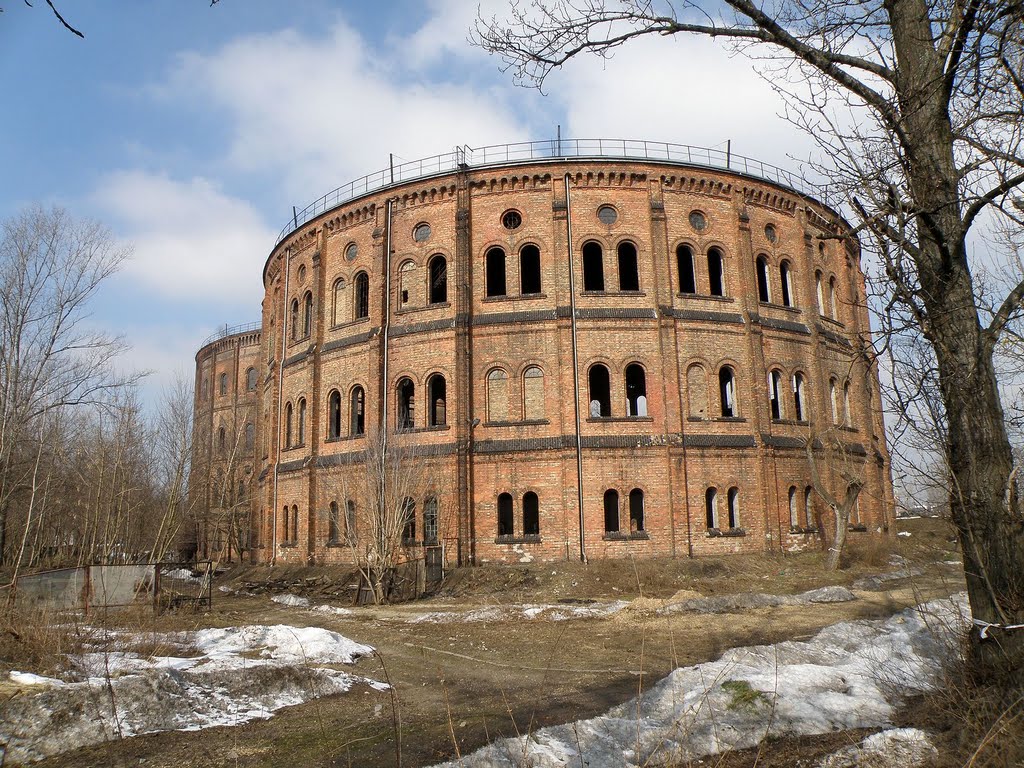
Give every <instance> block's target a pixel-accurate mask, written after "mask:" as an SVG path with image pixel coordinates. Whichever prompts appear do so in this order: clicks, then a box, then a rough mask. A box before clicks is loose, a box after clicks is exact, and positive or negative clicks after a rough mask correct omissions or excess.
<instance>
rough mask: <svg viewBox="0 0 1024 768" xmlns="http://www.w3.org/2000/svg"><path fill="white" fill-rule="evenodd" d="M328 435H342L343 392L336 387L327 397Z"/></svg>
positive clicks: (335, 437)
mask: <svg viewBox="0 0 1024 768" xmlns="http://www.w3.org/2000/svg"><path fill="white" fill-rule="evenodd" d="M327 437H328V438H329V439H331V440H336V439H337V438H339V437H341V392H339V391H338V390H336V389H335V390H334V391H332V392H331V394H330V396H329V397H328V398H327Z"/></svg>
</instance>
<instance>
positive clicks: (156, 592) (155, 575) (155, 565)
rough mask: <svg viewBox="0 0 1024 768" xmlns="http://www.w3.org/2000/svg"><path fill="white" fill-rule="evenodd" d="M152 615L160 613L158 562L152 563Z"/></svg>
mask: <svg viewBox="0 0 1024 768" xmlns="http://www.w3.org/2000/svg"><path fill="white" fill-rule="evenodd" d="M153 615H154V616H159V615H160V563H153Z"/></svg>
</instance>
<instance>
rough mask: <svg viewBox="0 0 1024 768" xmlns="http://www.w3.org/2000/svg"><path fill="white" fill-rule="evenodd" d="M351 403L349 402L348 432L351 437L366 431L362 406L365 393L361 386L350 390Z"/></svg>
mask: <svg viewBox="0 0 1024 768" xmlns="http://www.w3.org/2000/svg"><path fill="white" fill-rule="evenodd" d="M350 399H351V403H350V404H349V429H348V431H349V434H350V435H352V436H353V437H355V436H358V435H362V434H365V433H366V414H365V412H364V406H365V401H366V394H365V393H364V392H363V388H362V387H356V388H355V389H353V390H352V396H351V398H350Z"/></svg>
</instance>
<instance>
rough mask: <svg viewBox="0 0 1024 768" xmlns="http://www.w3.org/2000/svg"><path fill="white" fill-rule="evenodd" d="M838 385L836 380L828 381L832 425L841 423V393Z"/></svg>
mask: <svg viewBox="0 0 1024 768" xmlns="http://www.w3.org/2000/svg"><path fill="white" fill-rule="evenodd" d="M838 384H839V382H837V381H836V380H835V379H834V378H832V379H829V380H828V401H829V405H831V406H832V423H833V424H838V423H839V392H838Z"/></svg>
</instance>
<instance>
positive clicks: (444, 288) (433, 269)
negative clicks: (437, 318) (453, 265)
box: [427, 253, 448, 304]
mask: <svg viewBox="0 0 1024 768" xmlns="http://www.w3.org/2000/svg"><path fill="white" fill-rule="evenodd" d="M427 271H428V273H429V274H430V303H431V304H444V303H445V302H447V301H448V262H447V260H446V259H445V258H444V256H442V255H441V254H440V253H439V254H437V255H436V256H434V257H433V258H432V259H431V260H430V264H429V265H428V267H427Z"/></svg>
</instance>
